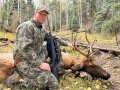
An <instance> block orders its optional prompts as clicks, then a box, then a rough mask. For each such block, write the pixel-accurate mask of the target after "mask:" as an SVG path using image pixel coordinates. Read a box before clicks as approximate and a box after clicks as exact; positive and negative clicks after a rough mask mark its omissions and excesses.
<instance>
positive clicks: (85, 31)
mask: <svg viewBox="0 0 120 90" xmlns="http://www.w3.org/2000/svg"><path fill="white" fill-rule="evenodd" d="M85 38H86V41H87V43H88V44H90V41H89V40H88V37H87V31H86V26H85Z"/></svg>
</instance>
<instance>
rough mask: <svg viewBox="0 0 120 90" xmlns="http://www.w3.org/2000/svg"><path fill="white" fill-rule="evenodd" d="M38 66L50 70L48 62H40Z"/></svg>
mask: <svg viewBox="0 0 120 90" xmlns="http://www.w3.org/2000/svg"><path fill="white" fill-rule="evenodd" d="M39 67H40V68H41V69H43V70H47V71H51V68H50V65H49V64H48V63H42V64H41V65H40V66H39Z"/></svg>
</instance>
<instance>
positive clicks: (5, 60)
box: [0, 53, 14, 81]
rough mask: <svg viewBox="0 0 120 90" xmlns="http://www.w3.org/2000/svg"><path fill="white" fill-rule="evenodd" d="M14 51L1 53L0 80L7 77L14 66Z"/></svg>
mask: <svg viewBox="0 0 120 90" xmlns="http://www.w3.org/2000/svg"><path fill="white" fill-rule="evenodd" d="M12 56H13V55H12V53H0V81H2V80H4V79H6V78H7V77H8V76H9V75H10V74H12V70H13V68H14V60H13V58H12Z"/></svg>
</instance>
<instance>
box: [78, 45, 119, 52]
mask: <svg viewBox="0 0 120 90" xmlns="http://www.w3.org/2000/svg"><path fill="white" fill-rule="evenodd" d="M77 46H78V47H79V46H81V47H84V48H90V45H88V44H83V43H78V44H77ZM92 48H93V49H98V50H100V51H104V52H111V53H117V54H120V48H119V46H115V45H111V44H99V45H97V44H96V45H94V46H92Z"/></svg>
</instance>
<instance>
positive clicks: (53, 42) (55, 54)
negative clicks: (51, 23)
mask: <svg viewBox="0 0 120 90" xmlns="http://www.w3.org/2000/svg"><path fill="white" fill-rule="evenodd" d="M47 51H48V57H50V59H51V62H50V67H51V72H52V73H53V75H54V76H55V77H56V79H57V80H59V75H58V71H57V66H58V64H59V62H60V59H61V49H60V44H59V42H58V41H57V38H55V37H54V36H52V34H51V32H50V33H49V34H48V39H47Z"/></svg>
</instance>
